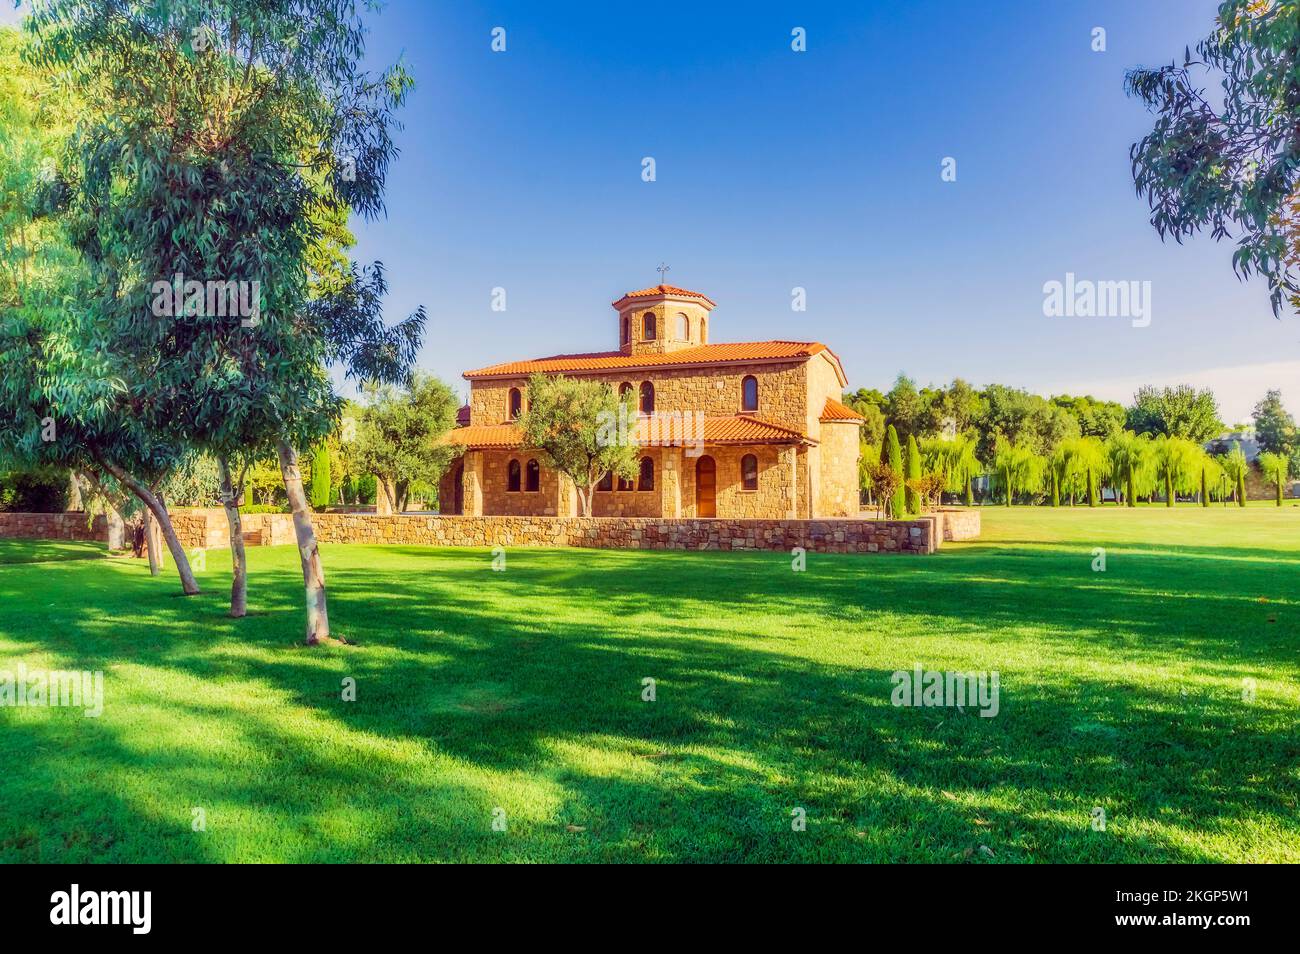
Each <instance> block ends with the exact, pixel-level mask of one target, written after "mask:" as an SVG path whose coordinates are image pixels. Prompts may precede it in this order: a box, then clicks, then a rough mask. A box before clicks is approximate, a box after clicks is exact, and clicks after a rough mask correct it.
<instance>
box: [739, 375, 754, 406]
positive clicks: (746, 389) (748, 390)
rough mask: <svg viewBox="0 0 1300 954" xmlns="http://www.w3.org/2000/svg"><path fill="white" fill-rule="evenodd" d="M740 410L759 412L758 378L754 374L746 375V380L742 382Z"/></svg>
mask: <svg viewBox="0 0 1300 954" xmlns="http://www.w3.org/2000/svg"><path fill="white" fill-rule="evenodd" d="M740 409H741V410H742V411H757V410H758V378H756V377H754V376H753V375H752V374H747V375H745V380H743V381H741V382H740Z"/></svg>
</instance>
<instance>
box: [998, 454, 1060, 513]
mask: <svg viewBox="0 0 1300 954" xmlns="http://www.w3.org/2000/svg"><path fill="white" fill-rule="evenodd" d="M1046 469H1047V459H1046V458H1045V457H1043V456H1042V455H1041V454H1037V453H1035V452H1034V450H1033V449H1032V448H1031V447H1029V446H1028V445H1025V444H1015V443H1012V442H1011V441H1009V440H1007V439H1006V438H1005V437H1000V438H998V441H997V443H996V444H995V445H994V449H993V470H994V472H995V473H997V475H998V477H999V478H1000V479H1001V481H1002V485H1003V487H1004V488H1005V490H1006V495H1007V500H1006V504H1007V506H1008V507H1010V506H1011V501H1012V499H1013V498H1014V497H1015V495H1016V494H1017V493H1033V492H1035V491H1037V490H1039V489H1040V488H1041V487H1042V483H1043V476H1044V474H1045V472H1046Z"/></svg>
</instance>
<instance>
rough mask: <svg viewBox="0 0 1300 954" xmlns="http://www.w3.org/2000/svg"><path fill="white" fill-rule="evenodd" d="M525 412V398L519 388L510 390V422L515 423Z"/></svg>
mask: <svg viewBox="0 0 1300 954" xmlns="http://www.w3.org/2000/svg"><path fill="white" fill-rule="evenodd" d="M523 410H524V396H523V395H522V394H521V393H520V392H519V389H518V388H511V389H510V420H512V421H513V420H514V419H515V418H517V417H518V416H519V415H520V414H522V413H523Z"/></svg>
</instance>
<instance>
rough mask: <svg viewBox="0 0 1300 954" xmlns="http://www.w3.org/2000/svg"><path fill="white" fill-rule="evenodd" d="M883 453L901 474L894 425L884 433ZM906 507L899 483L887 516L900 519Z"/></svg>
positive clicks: (900, 474) (899, 454) (894, 469)
mask: <svg viewBox="0 0 1300 954" xmlns="http://www.w3.org/2000/svg"><path fill="white" fill-rule="evenodd" d="M885 453H886V455H887V456H888V459H887V460H886V463H887V464H888V465H889V467H890V468H891V469H892V470H893V471H894V472H895V473H897V474H898V476H899V477H902V476H903V448H902V447H900V446H899V443H898V431H896V430H894V425H893V424H890V425H889V430H888V431H887V432H886V433H885ZM905 507H906V496H905V491H904V490H903V485H902V484H901V483H900V484H899V485H898V488H897V489H896V490H895V491H894V496H893V497H892V498H891V499H890V501H889V516H890V518H891V519H893V520H900V519H902V516H903V512H904V509H905Z"/></svg>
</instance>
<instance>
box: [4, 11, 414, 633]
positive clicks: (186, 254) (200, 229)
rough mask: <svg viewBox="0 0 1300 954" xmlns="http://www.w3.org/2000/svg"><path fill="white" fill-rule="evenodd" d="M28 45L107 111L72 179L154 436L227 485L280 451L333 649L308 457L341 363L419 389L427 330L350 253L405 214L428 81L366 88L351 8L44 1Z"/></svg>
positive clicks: (311, 624)
mask: <svg viewBox="0 0 1300 954" xmlns="http://www.w3.org/2000/svg"><path fill="white" fill-rule="evenodd" d="M26 25H27V28H28V30H29V31H30V32H31V33H32V35H33V36H34V38H35V39H36V45H35V51H34V59H35V61H36V62H38V63H40V64H41V65H43V66H46V67H48V68H50V69H51V70H57V71H58V72H59V74H60V75H61V76H63V77H64V78H65V79H66V81H67V82H69V83H72V84H75V85H76V86H77V87H78V89H80V90H81V91H82V95H83V96H84V98H85V99H86V102H87V109H86V110H85V112H84V113H83V115H82V117H81V119H80V121H79V124H78V128H77V131H76V134H75V136H74V138H73V141H72V146H71V148H70V149H69V150H68V152H67V155H66V162H65V164H64V168H63V169H62V170H61V172H62V173H63V174H64V176H65V179H66V183H67V188H68V193H69V201H68V211H67V218H68V221H69V229H70V231H71V233H72V234H73V235H74V238H75V240H76V242H77V245H78V248H79V250H80V251H81V253H82V254H83V256H84V257H85V258H86V260H87V261H88V263H89V264H90V267H91V273H92V277H93V280H94V285H95V301H94V311H95V312H96V313H97V315H98V316H99V320H98V323H97V326H96V328H95V339H96V341H97V342H98V343H99V344H100V345H101V346H102V349H103V353H104V354H105V355H106V357H107V359H108V360H110V361H111V362H112V363H113V367H114V371H115V373H116V374H117V375H118V377H119V378H120V379H121V380H123V381H124V382H126V387H127V389H128V390H129V391H130V392H131V394H132V396H133V398H134V400H135V405H134V408H133V412H134V414H135V416H136V417H137V418H138V419H139V420H140V421H141V422H142V426H144V427H145V428H147V429H148V430H150V431H152V432H154V433H159V434H163V435H166V436H167V437H168V438H171V439H175V440H177V441H180V442H182V443H183V444H185V445H187V446H193V447H197V448H200V449H203V450H206V451H209V452H211V453H213V454H214V455H216V456H217V457H218V458H220V459H221V460H222V461H223V462H225V464H224V465H223V471H224V472H225V473H226V474H227V475H229V474H230V471H231V468H230V466H229V459H230V458H231V457H232V456H234V455H238V454H247V455H253V454H255V453H256V451H257V450H259V449H261V448H264V447H273V448H274V449H275V452H276V456H277V458H278V459H279V463H280V469H281V474H282V479H283V481H284V484H285V490H286V493H287V494H288V497H289V502H290V505H291V507H292V509H293V512H294V527H295V532H296V535H297V542H298V549H299V553H300V556H301V562H302V571H303V579H304V584H305V588H306V592H307V627H306V635H307V642H308V643H316V642H319V641H320V640H323V639H325V638H327V637H328V636H329V635H330V629H329V621H328V613H327V609H326V598H325V577H324V568H323V566H322V564H321V560H320V554H319V549H318V547H317V544H316V539H315V533H314V529H313V526H312V521H311V516H310V514H311V511H310V508H309V507H308V505H307V498H306V494H305V492H304V490H303V485H302V475H301V471H300V467H299V463H298V453H297V449H296V448H298V447H310V446H313V445H314V444H316V443H317V442H318V441H319V440H320V439H322V438H323V437H324V436H325V435H326V434H327V433H328V432H329V431H330V430H331V428H332V426H333V424H334V422H335V420H336V419H337V417H338V413H339V406H340V402H339V399H338V397H337V395H335V393H334V391H333V388H332V385H331V383H330V379H329V375H328V372H327V366H328V365H329V364H330V363H333V362H337V363H341V364H342V365H343V366H344V368H345V371H346V373H347V374H348V375H351V376H356V377H378V378H395V379H401V378H402V377H404V376H405V374H406V373H407V371H408V369H409V365H410V362H411V361H412V359H413V357H414V352H415V349H416V348H417V347H418V342H419V338H420V334H421V330H422V327H423V314H422V313H417V314H416V315H413V316H412V317H411V318H410V319H408V320H407V321H405V322H403V323H402V324H400V325H398V326H397V327H395V328H387V327H385V326H384V324H383V321H382V317H381V315H380V310H379V308H378V301H379V299H380V298H382V295H383V291H384V281H383V275H382V270H379V269H372V270H370V271H367V272H362V271H358V269H357V268H356V266H350V267H347V266H346V259H345V258H344V257H343V255H342V252H341V250H340V249H339V248H338V247H337V246H339V245H340V244H344V243H340V242H338V241H337V232H338V230H339V228H344V230H345V224H341V223H345V222H346V216H347V214H348V213H350V212H354V213H358V214H360V215H362V216H363V217H373V216H376V215H378V214H379V213H381V212H382V210H383V190H384V182H385V178H386V173H387V169H388V165H389V163H390V161H391V160H392V159H393V157H394V156H395V155H396V148H395V146H394V144H393V142H392V138H391V132H392V130H393V129H394V128H395V126H396V121H395V119H394V118H393V113H394V110H395V109H396V108H397V107H398V106H399V105H400V104H401V101H402V99H403V97H404V95H405V93H406V91H407V90H408V89H409V87H410V85H411V83H410V79H409V77H408V76H407V75H406V73H405V72H404V71H403V70H402V69H401V68H400V67H395V68H393V69H392V70H389V71H388V72H387V73H385V74H383V75H380V76H372V75H370V74H368V73H366V72H364V71H362V70H361V69H360V66H359V64H360V61H361V59H362V57H363V55H364V37H365V28H364V24H363V23H362V21H361V19H360V17H359V16H358V14H357V12H356V7H355V4H354V3H352V2H350V0H227V2H223V3H220V4H212V3H210V2H207V0H172V2H167V3H156V2H150V0H101V2H98V3H96V4H85V3H81V2H78V0H41V2H38V3H37V4H36V5H35V8H34V10H33V13H32V15H31V16H30V17H29V18H28V20H27V21H26ZM322 261H324V262H325V263H326V266H325V267H322V266H321V262H322ZM214 292H215V294H214ZM228 483H229V482H228ZM231 490H233V488H232V487H229V486H227V487H225V488H223V491H231ZM223 495H224V496H227V499H229V496H230V495H229V494H224V493H223ZM227 513H228V514H231V513H234V514H237V509H235V508H232V507H229V506H228V507H227ZM237 529H238V528H237V527H236V526H235V525H234V524H233V523H232V526H231V532H232V539H233V537H234V536H235V535H236V533H237ZM232 552H234V553H236V556H237V550H234V551H232ZM236 569H237V573H236V578H237V580H238V579H239V578H240V574H239V573H238V567H237V568H236ZM237 596H238V594H236V593H233V592H232V609H233V608H234V604H235V602H236V599H237Z"/></svg>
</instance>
